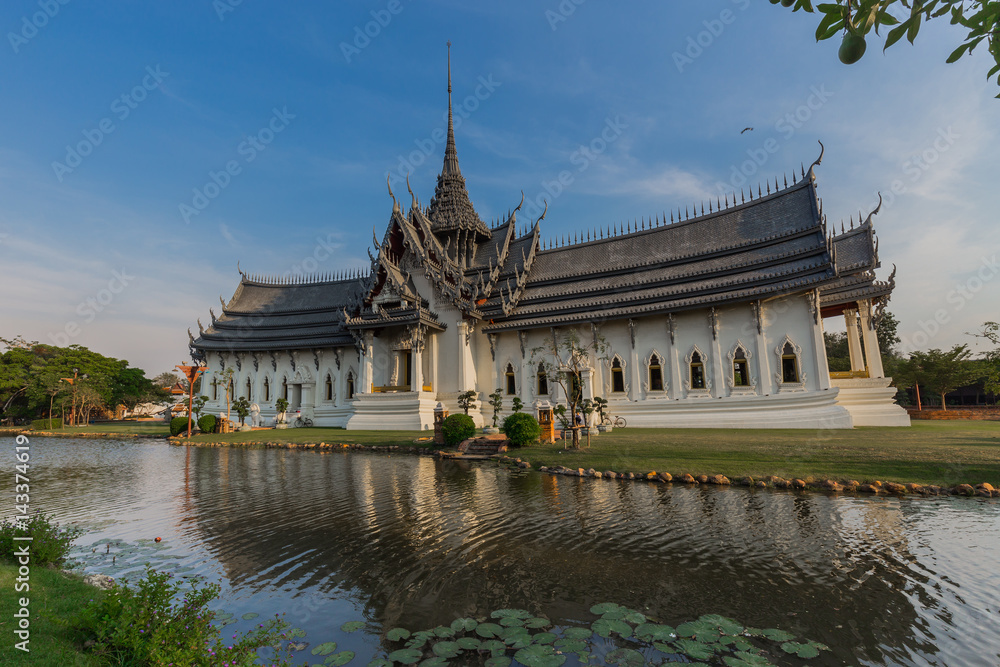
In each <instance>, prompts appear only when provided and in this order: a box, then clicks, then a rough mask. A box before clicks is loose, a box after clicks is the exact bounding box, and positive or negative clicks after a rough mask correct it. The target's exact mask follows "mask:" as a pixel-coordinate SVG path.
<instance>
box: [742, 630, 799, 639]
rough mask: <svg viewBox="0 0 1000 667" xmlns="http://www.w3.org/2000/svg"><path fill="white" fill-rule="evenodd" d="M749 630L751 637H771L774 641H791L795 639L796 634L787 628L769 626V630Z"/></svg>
mask: <svg viewBox="0 0 1000 667" xmlns="http://www.w3.org/2000/svg"><path fill="white" fill-rule="evenodd" d="M751 630H752V628H751V629H748V630H747V634H748V635H750V636H751V637H764V638H765V639H770V640H771V641H773V642H790V641H792V640H793V639H795V635H793V634H792V633H791V632H788V631H787V630H778V629H777V628H768V629H767V630H753V632H751Z"/></svg>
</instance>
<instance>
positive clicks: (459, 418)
mask: <svg viewBox="0 0 1000 667" xmlns="http://www.w3.org/2000/svg"><path fill="white" fill-rule="evenodd" d="M441 432H442V433H443V434H444V441H445V443H446V444H447V445H448V446H449V447H457V446H458V443H460V442H462V441H463V440H468V439H469V438H471V437H472V436H474V435H475V434H476V423H475V422H474V421H472V417H470V416H469V415H465V414H462V415H452V416H450V417H448V418H447V419H445V420H444V423H443V424H441Z"/></svg>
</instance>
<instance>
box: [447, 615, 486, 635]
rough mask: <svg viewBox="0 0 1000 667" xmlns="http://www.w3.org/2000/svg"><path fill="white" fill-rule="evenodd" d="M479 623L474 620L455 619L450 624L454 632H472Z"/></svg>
mask: <svg viewBox="0 0 1000 667" xmlns="http://www.w3.org/2000/svg"><path fill="white" fill-rule="evenodd" d="M477 625H479V622H478V621H477V620H476V619H474V618H456V619H455V620H454V621H452V622H451V629H452V630H454V631H455V632H472V631H473V630H475V629H476V626H477Z"/></svg>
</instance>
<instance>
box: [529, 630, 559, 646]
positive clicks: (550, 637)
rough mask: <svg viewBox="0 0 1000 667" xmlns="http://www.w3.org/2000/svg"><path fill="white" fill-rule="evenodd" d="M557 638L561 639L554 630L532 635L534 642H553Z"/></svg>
mask: <svg viewBox="0 0 1000 667" xmlns="http://www.w3.org/2000/svg"><path fill="white" fill-rule="evenodd" d="M557 639H559V635H557V634H555V633H554V632H539V633H538V634H537V635H534V636H532V638H531V642H532V643H533V644H551V643H552V642H554V641H555V640H557Z"/></svg>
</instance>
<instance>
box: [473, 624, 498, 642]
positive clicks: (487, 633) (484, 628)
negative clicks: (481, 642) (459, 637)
mask: <svg viewBox="0 0 1000 667" xmlns="http://www.w3.org/2000/svg"><path fill="white" fill-rule="evenodd" d="M501 632H503V628H502V627H500V626H499V625H497V624H496V623H480V624H479V625H477V626H476V634H477V635H479V636H480V637H482V638H483V639H492V638H494V637H496V636H498V635H499V634H500V633H501Z"/></svg>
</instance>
